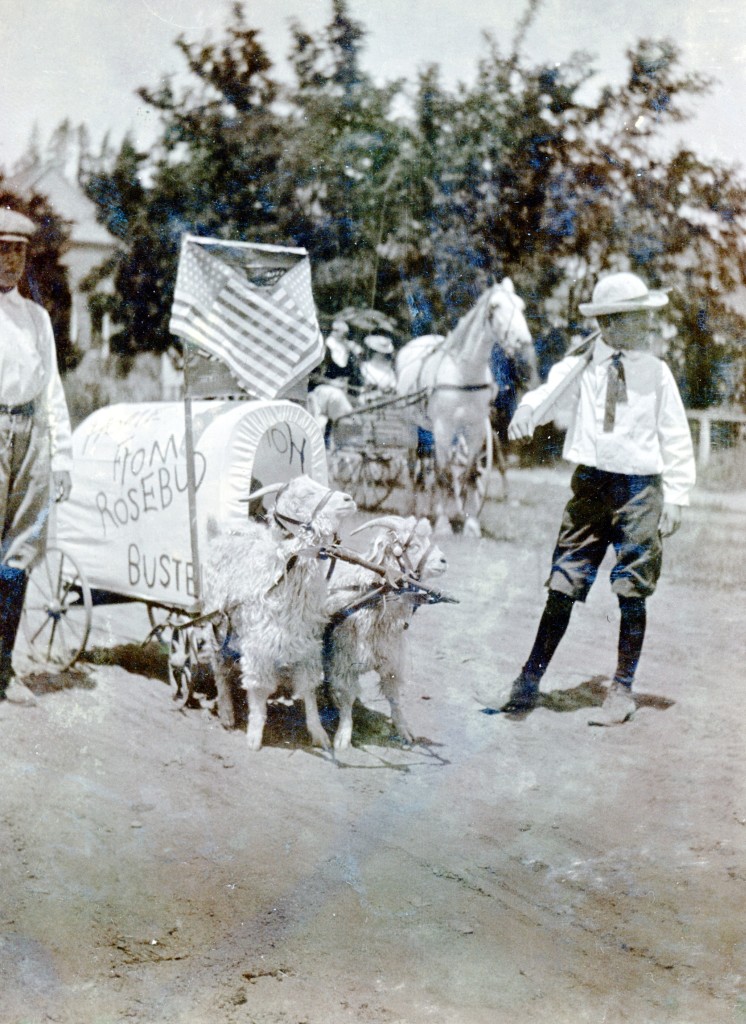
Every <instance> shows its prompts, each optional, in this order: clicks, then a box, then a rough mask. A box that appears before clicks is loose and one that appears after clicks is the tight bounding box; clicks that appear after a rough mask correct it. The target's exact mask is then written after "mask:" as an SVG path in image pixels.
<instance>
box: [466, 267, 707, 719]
mask: <svg viewBox="0 0 746 1024" xmlns="http://www.w3.org/2000/svg"><path fill="white" fill-rule="evenodd" d="M667 302H668V296H667V295H666V294H665V292H661V291H651V290H648V288H647V286H646V285H645V283H644V282H643V281H642V279H641V278H639V277H638V276H637V275H636V274H630V273H617V274H609V275H607V276H606V277H604V278H601V279H600V280H599V281H598V282H597V284H596V287H595V289H594V291H593V299H592V301H591V302H590V303H586V304H581V305H580V307H579V308H580V312H581V313H582V314H583V315H584V316H589V317H595V318H596V320H597V322H598V324H599V327H600V335H601V336H600V337H598V338H594V340H592V341H591V342H590V344H589V345H587V346H586V350H585V351H581V349H582V346H581V347H580V348H579V349H577V350H576V351H575V352H574V353H571V354H569V355H568V356H566V357H565V358H564V359H563V360H561V362H559V363H558V364H557V365H556V366H554V367H553V368H552V370H551V372H550V374H549V377H548V379H547V381H546V383H545V384H543V385H542V386H541V387H539V388H536V389H535V390H534V391H531V392H529V393H528V394H526V395H524V396H523V398H522V399H521V404H520V406H519V407H518V409H517V411H516V414H515V416H514V417H513V420H512V421H511V423H510V427H509V437H510V438H511V439H512V440H521V439H528V438H530V437H531V436H532V434H533V432H534V429H535V428H536V427H537V426H538V425H539V423H540V422H543V421H544V418H543V416H542V408H543V409H544V410H546V411H548V407H549V406H550V403H551V398H550V396H552V397H553V396H555V395H557V394H558V392H561V391H562V390H563V389H564V388H565V386H566V385H567V384H569V383H570V381H572V384H571V390H570V389H568V392H569V394H570V400H571V401H570V405H571V410H570V421H569V427H568V430H567V435H566V437H565V445H564V449H563V456H564V458H566V459H567V460H568V461H570V462H573V463H576V465H577V469H576V470H575V473H574V474H573V479H572V490H573V494H572V497H571V498H570V501H569V502H568V504H567V506H566V508H565V512H564V515H563V519H562V524H561V527H560V532H559V537H558V539H557V545H556V547H555V550H554V556H553V559H552V570H551V573H550V576H549V580H548V581H547V586H548V588H549V595H548V598H547V603H546V607H545V609H544V613H543V615H542V618H541V621H540V623H539V629H538V632H537V635H536V640H535V642H534V646H533V649H532V651H531V653H530V655H529V658H528V660H527V661H526V663H525V665H524V666H523V669H522V670H521V673H520V675H519V676H518V678H517V679H516V680H515V681H514V682H513V684H512V686H511V689H510V692H509V694H507V695H506V696H507V700H505V698H504V697H503V699H502V700H497V701H495V702H494V703H492V702H491V701H489V700H487V701H484V703H486V704H488V705H489V706H490V707H495V708H496V709H499V710H501V711H504V712H507V713H520V712H526V711H530V710H531V709H532V708H534V707H535V706H536V705H537V704H538V702H539V684H540V682H541V679H542V677H543V675H544V673H545V672H546V669H547V666H548V665H549V662H550V660H551V658H552V656H553V654H554V652H555V651H556V649H557V647H558V645H559V643H560V641H561V639H562V637H563V636H564V633H565V630H566V629H567V626H568V624H569V621H570V615H571V612H572V609H573V606H574V603H575V601H585V599H586V597H587V595H588V591H589V590H590V588H591V586H592V584H593V582H594V580H595V578H596V574H597V572H598V568H599V566H600V564H601V562H602V560H603V557H604V555H605V553H606V551H607V549H608V547H609V545H610V544H611V545H613V547H614V550H615V552H616V563H615V565H614V567H613V569H612V571H611V586H612V590H613V591H614V592H615V593H616V595H617V598H618V601H619V606H620V614H621V619H620V627H619V644H618V660H617V668H616V672H615V674H614V678H613V680H612V683H611V686H610V687H609V690H608V692H607V696H606V699H605V701H604V703H603V705H602V707H601V708H600V709H599V710H598V711H597V712H596V713H594V715H592V717H591V719H590V721H589V724H591V725H619V724H621V723H623V722H625V721H627V720H628V719H629V718H630V717H631V716H632V715H633V714H634V711H635V707H636V705H635V701H634V698H633V696H632V683H633V681H634V676H635V671H636V669H637V663H638V661H639V658H640V654H641V652H642V645H643V640H644V637H645V628H646V604H645V601H646V599H647V598H648V597H649V596H650V595H651V594H652V593H653V591H654V590H655V587H656V584H657V582H658V578H659V575H660V570H661V559H662V543H661V538H662V537H666V536H668V535H670V534H672V533H674V532H675V531H676V530H677V529H678V528H679V526H680V524H681V510H682V507H683V506H685V505H688V504H689V492H690V490H691V488H692V486H693V485H694V480H695V466H694V452H693V448H692V441H691V435H690V432H689V425H688V422H687V418H686V412H685V410H684V406H683V403H682V401H681V396H680V395H679V391H678V388H677V386H676V382H675V381H674V378H673V375H672V374H671V371H670V370H669V368H668V367H667V366H666V364H665V363H663V362H662V361H661V360H660V359H658V358H656V357H655V356H654V355H652V354H651V353H650V352H649V351H648V349H649V347H650V345H649V328H650V325H649V316H650V311H651V310H655V309H659V308H661V307H662V306H664V305H665V304H666V303H667ZM548 399H549V401H548ZM537 414H538V415H537ZM547 418H548V419H549V418H552V417H551V415H550V416H547Z"/></svg>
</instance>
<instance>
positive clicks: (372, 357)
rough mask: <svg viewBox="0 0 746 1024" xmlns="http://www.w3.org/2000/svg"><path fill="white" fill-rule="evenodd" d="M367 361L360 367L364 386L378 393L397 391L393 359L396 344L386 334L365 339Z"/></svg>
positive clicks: (372, 335) (364, 346)
mask: <svg viewBox="0 0 746 1024" xmlns="http://www.w3.org/2000/svg"><path fill="white" fill-rule="evenodd" d="M363 348H364V350H365V360H364V362H363V363H362V365H361V367H360V375H361V377H362V379H363V385H364V386H365V387H369V388H375V389H376V390H377V391H395V390H396V371H395V370H394V364H393V362H392V361H391V357H392V355H393V354H394V343H393V342H392V340H391V338H387V337H386V336H385V335H384V334H369V335H368V336H367V338H363Z"/></svg>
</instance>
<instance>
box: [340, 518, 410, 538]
mask: <svg viewBox="0 0 746 1024" xmlns="http://www.w3.org/2000/svg"><path fill="white" fill-rule="evenodd" d="M401 522H402V521H401V517H400V516H379V517H378V519H370V520H369V521H368V522H367V523H363V525H362V526H358V528H357V529H356V530H353V531H352V532H351V533H350V536H351V537H354V536H355V534H356V533H360V532H361V531H362V530H369V529H370V528H371V527H372V526H387V527H390V528H391V529H392V530H395V529H396V528H397V527H398V526H401Z"/></svg>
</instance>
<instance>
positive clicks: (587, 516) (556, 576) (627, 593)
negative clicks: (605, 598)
mask: <svg viewBox="0 0 746 1024" xmlns="http://www.w3.org/2000/svg"><path fill="white" fill-rule="evenodd" d="M662 511H663V489H662V485H661V478H660V476H629V475H627V474H624V473H607V472H604V471H603V470H599V469H595V468H593V467H590V466H578V468H577V469H576V470H575V473H574V474H573V478H572V497H571V498H570V500H569V501H568V503H567V505H566V507H565V511H564V515H563V517H562V524H561V526H560V532H559V537H558V538H557V545H556V547H555V550H554V555H553V557H552V571H551V575H550V577H549V579H548V580H547V586H548V587H549V589H550V590H558V591H560V592H561V593H563V594H567V595H568V596H569V597H572V598H574V599H575V600H577V601H585V599H586V597H587V596H588V591H589V590H590V588H591V586H592V585H593V582H594V580H595V579H596V575H597V573H598V569H599V566H600V565H601V562H602V561H603V558H604V555H605V554H606V551H607V549H608V547H609V545H610V544H612V545H613V546H614V551H615V552H616V563H615V565H614V567H613V569H612V570H611V588H612V590H613V591H614V592H615V593H616V594H618V595H619V596H621V597H642V598H645V597H649V596H650V595H651V594H652V593H653V591H654V590H655V587H656V584H657V583H658V579H659V577H660V571H661V564H662V554H663V546H662V543H661V538H660V532H659V524H660V518H661V513H662Z"/></svg>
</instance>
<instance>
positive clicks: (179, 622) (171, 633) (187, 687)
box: [148, 604, 204, 708]
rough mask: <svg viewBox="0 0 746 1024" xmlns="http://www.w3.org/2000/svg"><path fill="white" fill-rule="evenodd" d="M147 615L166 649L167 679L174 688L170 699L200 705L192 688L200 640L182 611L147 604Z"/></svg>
mask: <svg viewBox="0 0 746 1024" xmlns="http://www.w3.org/2000/svg"><path fill="white" fill-rule="evenodd" d="M148 618H149V620H150V625H151V627H152V630H153V634H154V635H155V636H157V637H158V638H159V640H160V642H161V643H162V644H163V645H164V646H165V648H166V651H167V653H168V681H169V683H170V684H171V686H172V687H173V688H174V693H173V699H174V700H176V701H180V702H181V706H182V707H187V708H190V707H194V708H198V707H200V703H199V700H198V699H197V698H196V697H195V696H194V688H195V684H196V682H197V677H198V674H199V671H200V664H201V663H202V661H203V660H204V659H201V658H200V644H199V640H198V636H197V633H196V632H195V630H194V629H193V628H192V627H191V626H190V625H189V623H190V621H191V619H190V617H189V616H188V615H186V614H185V613H184V612H180V611H174V610H171V609H168V608H163V607H161V606H159V605H150V604H149V605H148Z"/></svg>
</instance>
